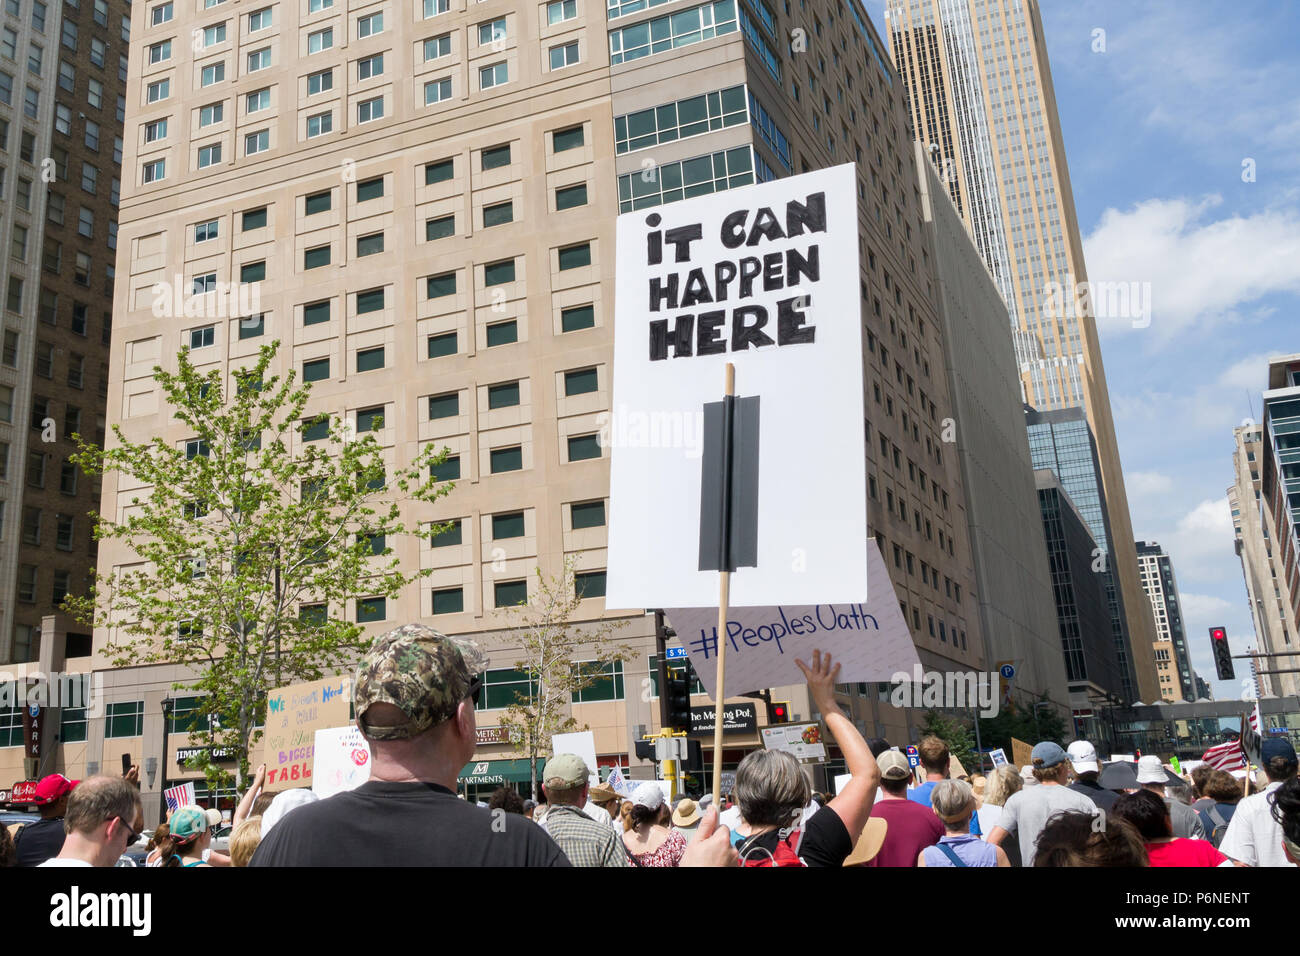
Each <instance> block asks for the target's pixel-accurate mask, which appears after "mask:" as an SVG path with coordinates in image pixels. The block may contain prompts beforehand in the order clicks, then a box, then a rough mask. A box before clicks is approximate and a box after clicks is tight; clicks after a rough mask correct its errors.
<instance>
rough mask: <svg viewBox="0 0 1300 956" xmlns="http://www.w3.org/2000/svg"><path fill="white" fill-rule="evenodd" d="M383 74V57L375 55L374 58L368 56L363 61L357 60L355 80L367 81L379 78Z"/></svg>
mask: <svg viewBox="0 0 1300 956" xmlns="http://www.w3.org/2000/svg"><path fill="white" fill-rule="evenodd" d="M383 72H384V55H383V54H382V53H376V54H375V55H374V56H368V57H365V58H364V59H360V60H357V79H358V80H368V79H370V78H371V77H375V76H381V75H382V74H383Z"/></svg>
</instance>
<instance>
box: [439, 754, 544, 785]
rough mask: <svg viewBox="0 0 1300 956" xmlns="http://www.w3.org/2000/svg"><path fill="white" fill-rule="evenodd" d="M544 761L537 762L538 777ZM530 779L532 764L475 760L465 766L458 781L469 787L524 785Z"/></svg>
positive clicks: (514, 761) (525, 761)
mask: <svg viewBox="0 0 1300 956" xmlns="http://www.w3.org/2000/svg"><path fill="white" fill-rule="evenodd" d="M544 764H545V760H544V759H541V758H539V759H538V761H537V773H538V775H539V776H540V775H541V772H542V767H543V765H544ZM531 779H532V764H531V762H530V761H528V760H476V761H474V762H473V763H467V764H465V768H464V769H463V770H461V772H460V776H459V778H458V781H459V782H460V783H463V784H468V785H471V786H483V785H487V784H498V785H500V784H505V783H524V782H527V781H529V780H531Z"/></svg>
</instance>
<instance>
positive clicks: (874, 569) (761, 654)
mask: <svg viewBox="0 0 1300 956" xmlns="http://www.w3.org/2000/svg"><path fill="white" fill-rule="evenodd" d="M867 546H868V547H867V551H868V556H869V563H868V567H869V568H870V580H871V594H870V598H869V600H867V601H866V602H865V603H857V604H818V605H812V606H780V607H739V608H733V609H732V610H731V611H730V612H729V614H728V618H729V620H728V621H727V635H728V636H727V688H726V691H727V694H728V695H729V696H732V695H736V694H744V693H747V692H749V691H754V690H762V689H763V688H765V687H782V686H784V685H786V684H802V683H803V680H804V677H803V672H802V671H800V670H799V668H798V667H797V666H796V665H795V660H796V659H799V660H802V661H803V662H804V663H805V664H808V663H811V662H812V652H813V651H814V650H820V651H824V652H828V653H830V654H831V655H832V657H833V658H834V659H835V660H836V661H837V662H839V663H840V664H841V665H842V668H841V670H840V678H839V679H840V681H841V682H842V683H845V684H851V683H854V682H857V681H866V682H873V681H892V680H893V679H894V678H895V675H898V674H906V675H908V679H909V680H910V679H911V675H912V673H913V669H914V668H919V667H920V666H921V661H920V658H919V657H917V655H916V646H915V645H914V644H913V643H912V632H911V629H910V628H909V627H908V626H907V621H906V620H905V619H904V617H903V614H902V612H901V611H900V610H899V608H898V598H897V597H896V596H895V595H894V588H893V585H892V584H891V582H890V580H889V572H888V571H887V570H886V569H885V562H884V560H883V559H882V558H881V557H880V549H879V548H877V546H876V542H875V539H874V538H870V539H868V541H867ZM742 576H743V575H741V574H737V575H736V580H739V579H740V578H741V577H742ZM665 613H666V614H667V617H668V620H669V621H670V622H671V623H672V626H673V628H674V629H675V630H676V631H677V636H678V640H680V641H681V642H682V644H683V645H685V647H686V652H687V654H689V655H690V658H691V666H692V667H693V668H694V669H695V673H696V676H698V677H699V679H700V683H701V684H703V685H704V689H705V690H706V691H708V692H709V694H710V695H712V694H713V693H714V689H715V686H716V677H717V653H718V610H717V605H716V604H715V605H714V606H712V607H678V608H668V609H667V610H666V612H665Z"/></svg>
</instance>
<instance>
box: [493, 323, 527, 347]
mask: <svg viewBox="0 0 1300 956" xmlns="http://www.w3.org/2000/svg"><path fill="white" fill-rule="evenodd" d="M486 332H487V345H488V348H495V347H496V346H498V345H510V344H512V343H514V342H518V341H519V323H518V322H516V321H515V320H514V319H510V320H509V321H508V322H495V323H493V324H492V325H489V326H488V327H487V330H486Z"/></svg>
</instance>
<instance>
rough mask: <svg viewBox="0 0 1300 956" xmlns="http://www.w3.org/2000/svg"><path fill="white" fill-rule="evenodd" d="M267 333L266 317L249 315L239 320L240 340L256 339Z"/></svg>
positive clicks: (260, 314) (259, 314) (263, 315)
mask: <svg viewBox="0 0 1300 956" xmlns="http://www.w3.org/2000/svg"><path fill="white" fill-rule="evenodd" d="M265 332H266V315H265V314H263V313H260V312H259V313H258V314H257V315H248V316H245V317H244V318H242V319H240V320H239V338H240V339H241V340H242V339H255V338H257V337H258V336H260V335H263V334H264V333H265Z"/></svg>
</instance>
